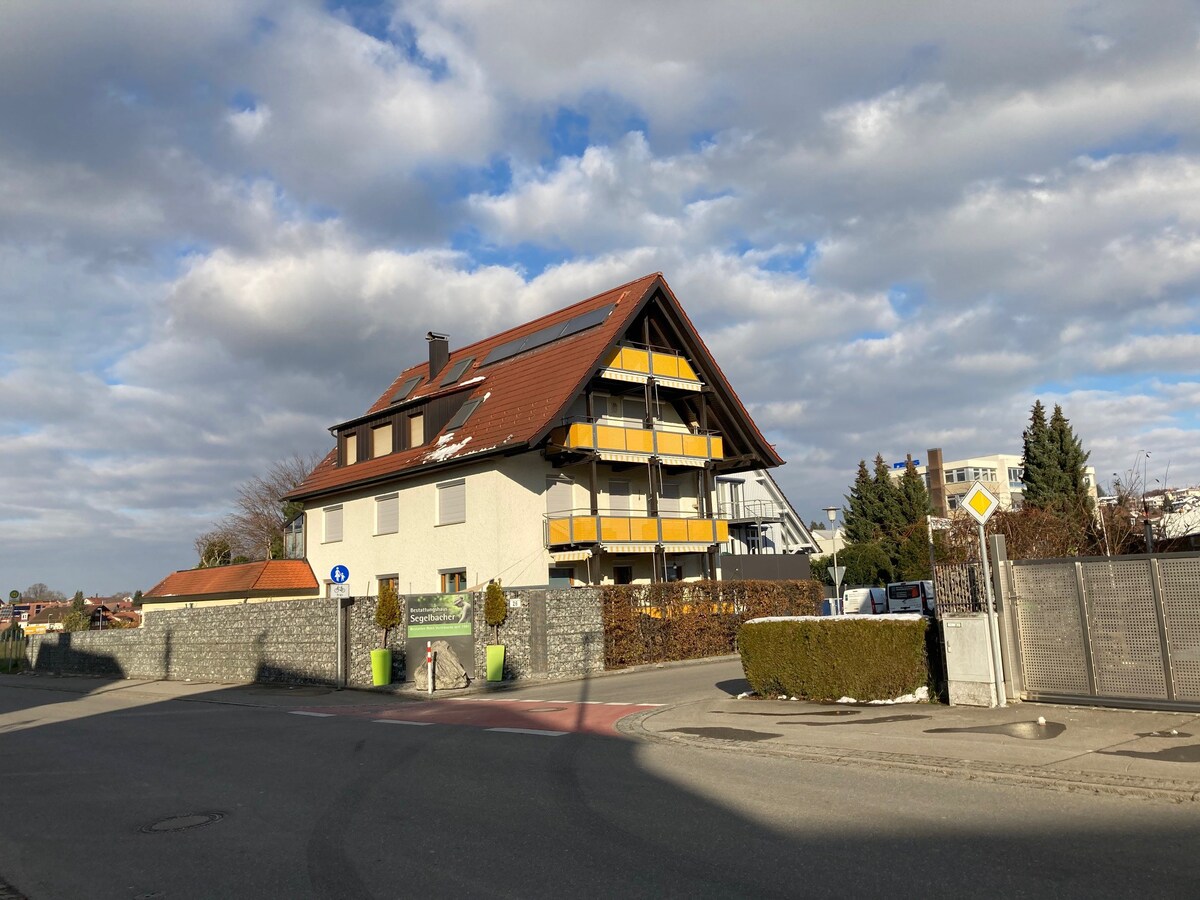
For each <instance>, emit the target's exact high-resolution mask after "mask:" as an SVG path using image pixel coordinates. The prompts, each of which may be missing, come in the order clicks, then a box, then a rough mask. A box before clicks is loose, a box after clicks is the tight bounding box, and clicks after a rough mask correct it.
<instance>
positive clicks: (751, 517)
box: [717, 469, 817, 555]
mask: <svg viewBox="0 0 1200 900" xmlns="http://www.w3.org/2000/svg"><path fill="white" fill-rule="evenodd" d="M717 515H718V516H720V517H721V518H723V519H728V520H729V540H728V541H727V542H726V543H725V545H724V546H723V547H722V548H721V550H722V552H723V553H725V554H734V555H743V554H759V553H804V554H809V553H814V552H815V551H816V549H817V543H816V541H815V540H814V538H813V535H812V534H811V533H810V532H809V530H808V528H807V526H805V524H804V521H803V520H802V519H801V518H800V517H799V516H798V515H796V510H795V509H793V508H792V504H791V502H789V500H788V498H787V497H786V496H785V495H784V493H783V490H782V489H781V488H780V487H779V484H778V483H777V482H776V481H775V479H774V478H772V477H771V473H770V472H769V471H768V470H766V469H753V470H751V471H749V472H739V473H737V474H735V475H719V476H717Z"/></svg>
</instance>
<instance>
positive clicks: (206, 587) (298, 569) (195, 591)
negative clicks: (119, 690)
mask: <svg viewBox="0 0 1200 900" xmlns="http://www.w3.org/2000/svg"><path fill="white" fill-rule="evenodd" d="M316 592H317V579H316V578H315V577H314V576H313V573H312V569H311V568H310V567H309V565H308V563H307V562H306V561H305V560H303V559H270V560H264V561H263V562H252V563H241V564H239V565H236V566H214V567H213V568H211V569H183V570H181V571H179V572H172V573H171V574H170V575H168V576H167V577H166V578H164V579H163V580H162V581H160V582H159V583H158V584H156V585H155V586H154V587H152V588H150V590H148V591H147V592H146V593H145V594H144V595H143V597H144V599H146V600H181V599H184V598H187V597H198V598H204V597H212V596H214V595H238V596H246V597H250V596H260V597H261V596H270V595H271V594H276V593H314V594H315V593H316Z"/></svg>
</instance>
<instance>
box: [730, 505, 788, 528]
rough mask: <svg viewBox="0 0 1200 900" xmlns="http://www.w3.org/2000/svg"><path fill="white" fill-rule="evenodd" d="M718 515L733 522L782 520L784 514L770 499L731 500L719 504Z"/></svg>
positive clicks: (760, 522)
mask: <svg viewBox="0 0 1200 900" xmlns="http://www.w3.org/2000/svg"><path fill="white" fill-rule="evenodd" d="M717 515H719V516H720V517H721V518H722V519H729V520H730V522H732V523H737V524H741V523H750V522H753V523H756V524H760V525H761V524H764V523H768V522H782V521H783V515H782V513H781V511H780V509H779V507H778V506H776V505H775V504H774V503H772V502H771V501H770V500H730V501H727V502H724V503H718V504H717Z"/></svg>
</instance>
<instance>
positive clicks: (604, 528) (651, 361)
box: [147, 274, 783, 599]
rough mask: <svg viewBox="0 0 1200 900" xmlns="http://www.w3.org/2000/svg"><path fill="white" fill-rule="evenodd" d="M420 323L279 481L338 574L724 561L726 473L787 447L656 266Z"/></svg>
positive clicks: (682, 565)
mask: <svg viewBox="0 0 1200 900" xmlns="http://www.w3.org/2000/svg"><path fill="white" fill-rule="evenodd" d="M427 341H428V361H427V362H423V363H421V364H420V365H414V366H410V367H409V368H407V369H405V370H404V371H403V372H401V373H400V374H399V375H398V376H397V377H396V379H395V380H394V381H393V382H392V383H391V384H390V385H389V386H388V387H387V389H386V390H385V391H384V392H383V393H382V394H381V395H380V396H379V399H378V400H376V401H375V403H373V404H372V405H371V406H370V407H369V408H368V409H367V411H366V412H365V413H363V414H361V415H358V416H355V417H354V418H350V419H347V420H346V421H343V422H340V423H338V424H337V425H335V426H333V428H331V429H330V430H331V431H332V433H333V434H334V436H335V438H336V446H335V448H334V449H333V450H332V451H331V452H330V453H329V455H328V456H327V457H326V458H325V460H324V461H323V462H321V463H320V464H319V465H318V466H317V467H316V469H314V471H313V472H312V474H311V475H310V476H309V477H308V479H307V480H306V481H305V482H304V483H303V484H301V485H300V487H299V488H297V489H296V490H295V491H293V492H292V493H291V494H289V495H288V496H287V498H286V499H289V500H295V501H299V502H300V503H302V504H303V507H304V514H303V516H301V517H299V518H297V519H296V520H295V522H294V523H293V524H292V528H291V533H290V534H289V541H290V542H291V543H292V544H293V546H296V547H300V546H303V548H304V556H305V557H306V558H307V560H308V561H309V563H310V564H311V566H312V569H313V571H314V572H316V573H317V575H318V577H321V578H323V579H324V580H325V583H326V592H328V591H329V587H328V585H329V584H330V581H329V579H328V577H327V576H328V573H330V572H331V570H332V569H333V567H334V566H342V567H344V568H345V569H347V570H348V572H349V580H348V581H347V586H348V590H349V592H350V593H351V594H353V595H363V594H374V593H376V592H377V590H378V585H379V584H380V582H382V581H385V580H392V581H393V582H394V583H395V584H396V586H397V588H398V589H399V590H400V592H401V593H426V592H442V593H451V592H457V591H462V590H466V589H468V588H470V587H475V586H479V585H483V584H486V583H487V582H488V581H490V580H493V579H498V580H501V581H502V583H503V584H505V585H508V586H513V587H516V586H530V585H547V584H549V585H552V586H567V585H583V584H612V583H617V584H623V583H632V582H640V583H649V582H656V581H663V580H675V579H697V578H701V577H713V578H716V577H720V571H721V547H722V545H725V544H727V542H728V541H729V539H730V530H729V520H728V519H727V518H723V517H722V516H721V515H720V514H719V510H718V506H717V492H716V479H717V478H721V477H725V476H731V475H734V474H737V473H744V472H751V471H753V470H756V469H757V470H763V469H767V468H770V467H773V466H778V465H781V464H782V462H783V460H782V459H780V458H779V456H778V455H777V454H776V453H775V450H774V449H773V448H772V446H771V445H770V444H768V443H767V441H766V439H765V438H764V437H763V436H762V434H761V433H760V432H759V430H758V428H757V427H756V426H755V425H754V422H753V421H752V420H751V419H750V416H749V414H748V413H747V411H746V409H745V407H744V406H743V405H742V403H741V401H740V400H739V399H738V397H737V395H736V394H735V393H734V391H733V388H732V387H731V386H730V385H729V383H728V382H727V381H726V379H725V376H724V375H723V374H722V372H721V369H720V368H719V367H718V365H717V363H716V361H715V360H714V359H713V357H712V355H711V354H710V353H709V351H708V348H707V347H706V346H705V345H704V342H703V340H701V338H700V336H699V334H697V332H696V329H695V328H694V327H693V325H692V323H691V322H690V320H689V319H688V317H687V315H686V313H685V312H684V311H683V308H682V307H681V306H680V304H679V301H678V300H677V299H676V298H675V295H674V294H673V293H672V292H671V289H670V287H669V286H668V285H667V283H666V281H665V280H664V279H663V277H662V275H661V274H653V275H648V276H646V277H644V278H640V279H638V280H636V281H632V282H630V283H628V284H625V285H621V286H620V287H617V288H613V289H612V290H609V291H606V292H604V293H602V294H598V295H596V296H594V297H591V298H589V299H587V300H583V301H581V302H579V303H576V304H574V305H573V306H568V307H566V308H564V309H560V310H558V311H556V312H553V313H550V314H548V315H545V316H542V317H541V318H539V319H535V320H534V321H532V322H527V323H526V324H524V325H519V326H517V327H515V328H511V329H509V330H508V331H505V332H502V333H501V334H497V335H495V336H493V337H490V338H486V339H485V340H482V341H477V342H476V343H473V344H470V345H468V346H465V347H461V348H458V349H456V350H454V351H453V352H451V350H450V348H449V347H450V343H449V338H448V337H447V336H446V335H442V334H438V333H435V332H430V333H429V334H428V336H427ZM147 599H149V598H147Z"/></svg>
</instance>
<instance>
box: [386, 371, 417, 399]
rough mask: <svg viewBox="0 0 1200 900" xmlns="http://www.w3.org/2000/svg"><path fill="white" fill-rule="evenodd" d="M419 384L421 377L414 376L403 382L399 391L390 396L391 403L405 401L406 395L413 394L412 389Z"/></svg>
mask: <svg viewBox="0 0 1200 900" xmlns="http://www.w3.org/2000/svg"><path fill="white" fill-rule="evenodd" d="M420 383H421V376H420V375H414V376H413V377H412V378H410V379H408V380H407V381H405V382H404V384H402V385H400V390H398V391H396V393H394V394H392V400H391V402H392V403H399V402H400V401H401V400H406V399H407V398H408V395H409V394H411V393H412V392H413V388H415V387H416V386H417V385H418V384H420Z"/></svg>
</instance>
